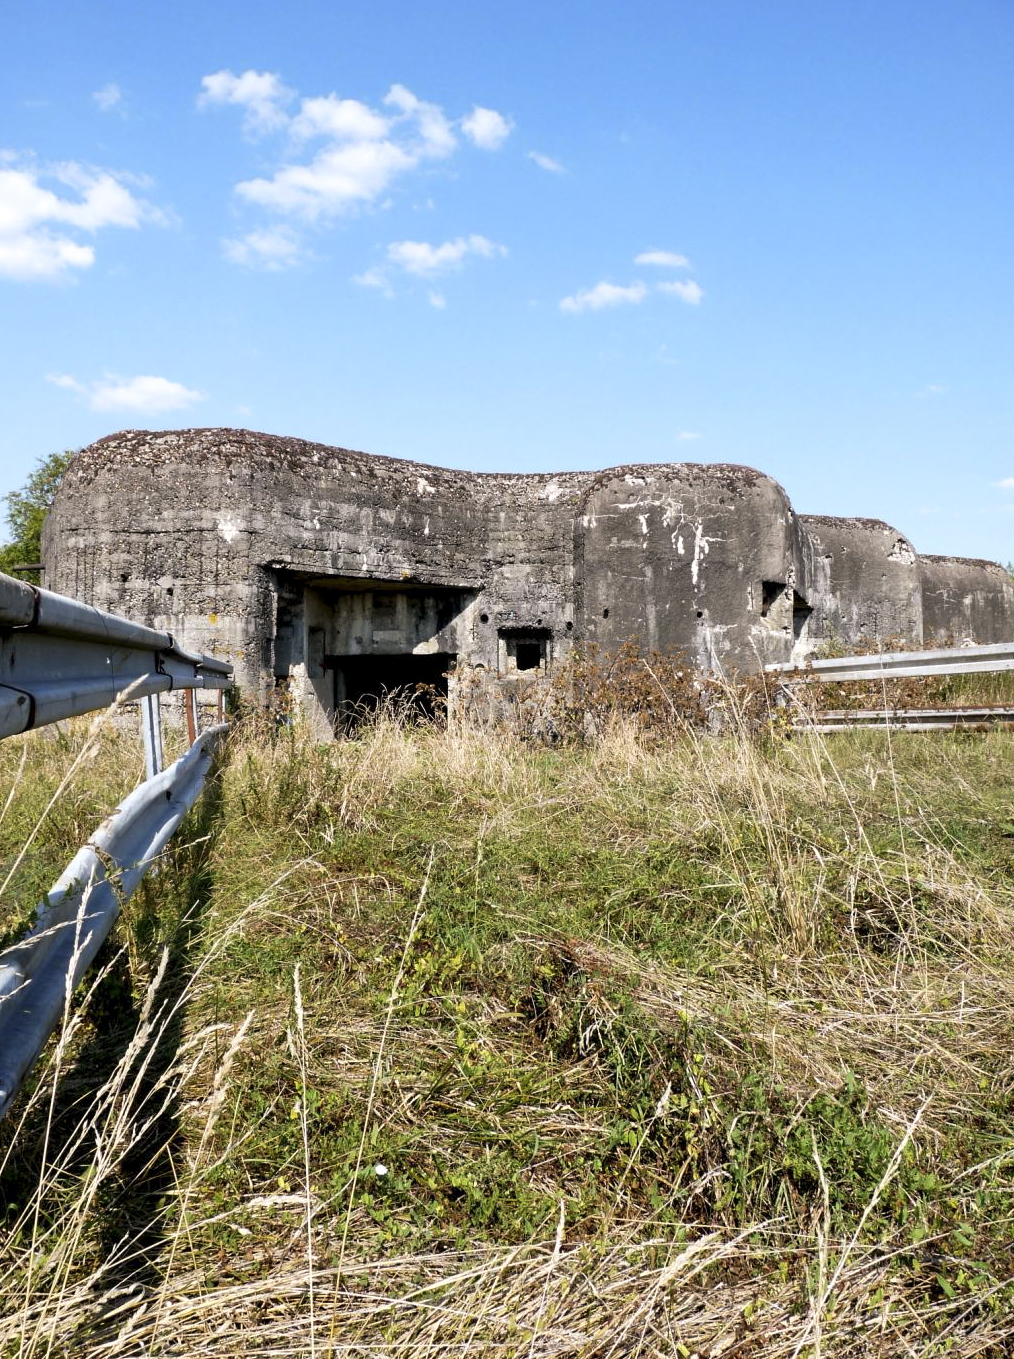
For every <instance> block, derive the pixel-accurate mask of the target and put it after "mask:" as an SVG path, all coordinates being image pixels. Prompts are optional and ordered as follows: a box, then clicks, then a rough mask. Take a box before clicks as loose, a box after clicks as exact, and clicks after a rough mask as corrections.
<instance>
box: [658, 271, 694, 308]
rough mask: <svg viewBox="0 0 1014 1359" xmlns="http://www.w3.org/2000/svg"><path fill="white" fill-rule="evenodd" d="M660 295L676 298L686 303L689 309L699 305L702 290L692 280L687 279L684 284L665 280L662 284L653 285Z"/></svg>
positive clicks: (675, 280)
mask: <svg viewBox="0 0 1014 1359" xmlns="http://www.w3.org/2000/svg"><path fill="white" fill-rule="evenodd" d="M655 286H656V287H657V288H658V290H659V292H660V293H668V294H669V295H670V296H671V297H678V298H679V299H680V301H681V302H686V303H688V304H689V305H690V306H691V307H697V306H699V305H700V301H701V298H702V297H703V296H704V289H703V288H702V287H701V286H700V284H699V283H695V282H694V281H693V279H688V280H687V281H686V282H685V283H684V282H682V281H681V280H679V279H675V278H674V279H666V281H665V282H664V283H657V284H656V285H655Z"/></svg>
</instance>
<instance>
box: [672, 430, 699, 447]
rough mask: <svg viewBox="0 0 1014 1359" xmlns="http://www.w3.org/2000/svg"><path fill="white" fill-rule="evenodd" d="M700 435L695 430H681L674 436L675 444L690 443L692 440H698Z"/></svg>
mask: <svg viewBox="0 0 1014 1359" xmlns="http://www.w3.org/2000/svg"><path fill="white" fill-rule="evenodd" d="M700 437H701V435H700V433H699V431H698V430H696V429H681V430H680V432H679V433H678V434H677V435H676V442H677V443H680V444H686V443H690V442H691V440H693V439H699V438H700Z"/></svg>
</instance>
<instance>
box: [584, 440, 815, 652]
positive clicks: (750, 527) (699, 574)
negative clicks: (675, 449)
mask: <svg viewBox="0 0 1014 1359" xmlns="http://www.w3.org/2000/svg"><path fill="white" fill-rule="evenodd" d="M580 509H581V513H580V517H579V519H578V520H577V523H576V525H575V534H576V539H577V543H578V547H577V561H578V573H579V575H578V582H577V591H576V596H577V607H578V608H579V610H580V632H581V635H582V636H583V637H586V638H588V639H589V640H593V641H595V642H598V643H600V644H601V645H602V646H603V647H605V648H606V649H611V648H614V647H616V646H619V645H621V644H622V643H623V642H625V641H627V640H628V639H629V638H632V637H633V638H637V639H638V640H639V641H641V642H642V643H643V645H645V646H646V647H648V648H652V649H655V650H659V651H670V650H682V651H685V652H686V653H687V655H688V656H690V657H691V658H692V659H693V660H695V661H696V662H697V664H699V665H700V666H701V667H702V668H706V669H709V670H729V669H738V670H756V669H757V668H758V667H759V666H760V665H763V664H766V663H767V662H769V661H788V660H789V659H790V658H791V657H792V656H793V654H794V653H797V652H799V651H800V650H801V649H802V648H803V647H804V646H805V643H806V638H807V635H808V618H809V610H808V604H807V601H806V598H805V594H804V591H805V588H806V586H805V582H804V579H803V576H804V570H803V552H802V541H801V536H800V531H799V525H798V522H797V519H796V516H795V515H794V514H793V511H792V507H791V505H790V504H789V500H788V497H787V496H786V494H785V492H784V491H783V490H782V488H781V487H780V486H779V485H778V483H777V482H776V481H773V480H772V479H771V478H770V477H766V476H764V475H762V474H761V473H760V472H755V471H753V469H752V468H748V467H732V466H728V465H725V464H705V465H701V464H694V463H683V464H679V465H676V466H637V467H625V468H618V469H614V470H610V471H607V472H602V473H600V474H599V476H597V477H596V478H595V479H594V481H593V482H592V483H591V485H590V486H589V488H588V490H587V491H586V492H585V495H584V498H583V500H582V503H581V507H580Z"/></svg>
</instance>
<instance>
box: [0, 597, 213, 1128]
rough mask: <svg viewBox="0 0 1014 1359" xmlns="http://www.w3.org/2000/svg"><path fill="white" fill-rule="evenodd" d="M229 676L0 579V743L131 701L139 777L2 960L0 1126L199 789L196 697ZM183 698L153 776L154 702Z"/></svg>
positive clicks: (205, 761)
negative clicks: (135, 707)
mask: <svg viewBox="0 0 1014 1359" xmlns="http://www.w3.org/2000/svg"><path fill="white" fill-rule="evenodd" d="M231 683H232V667H231V666H230V665H228V664H227V663H226V662H224V661H221V660H218V659H217V658H216V657H214V656H201V655H197V654H196V653H193V652H189V651H185V650H184V649H183V648H182V647H179V646H177V644H176V642H175V641H174V640H173V638H172V637H171V636H170V635H169V634H168V633H165V632H158V631H156V630H155V629H154V628H148V627H145V626H143V625H141V624H138V623H132V622H131V621H130V620H129V619H126V618H120V617H118V616H117V615H115V614H109V613H102V612H101V611H100V610H98V609H93V608H90V607H89V606H88V605H85V604H81V603H79V602H78V601H77V600H73V599H68V598H66V597H65V596H63V595H57V594H53V593H52V592H51V591H49V590H40V589H36V588H35V587H34V586H32V585H26V584H24V583H23V582H22V581H17V580H13V579H12V578H11V577H10V576H5V575H3V574H0V737H4V736H11V735H14V734H15V733H18V732H24V731H29V730H31V729H32V728H34V727H40V726H44V725H45V724H47V723H50V722H56V721H59V720H60V719H61V718H67V717H76V716H79V715H80V714H83V713H87V712H93V711H95V710H96V709H99V708H104V707H107V706H109V705H110V704H112V703H114V702H115V701H116V700H117V699H118V698H120V697H121V696H122V695H123V693H124V691H129V696H130V698H131V699H132V700H133V699H138V700H140V707H141V729H142V733H143V736H144V747H145V762H146V766H147V769H148V774H149V777H148V779H146V781H145V782H144V783H142V784H140V785H139V786H138V787H137V788H135V789H134V791H133V792H132V793H130V794H129V795H128V796H127V797H126V798H125V799H124V801H123V802H122V803H121V804H120V806H119V807H118V808H117V810H116V811H115V812H114V813H113V814H112V815H111V816H110V817H108V818H107V819H106V820H105V821H104V822H103V823H102V825H101V826H100V827H99V829H98V830H97V831H96V833H95V835H93V836H92V838H91V839H90V840H89V842H88V843H87V844H86V845H85V846H84V847H83V848H82V849H80V850H79V851H78V853H77V854H76V855H75V856H74V858H73V859H72V860H71V862H70V863H69V864H68V866H67V868H66V869H65V870H64V872H63V873H62V874H61V876H60V878H59V879H58V880H57V882H56V883H55V885H54V886H53V888H52V889H51V890H50V892H49V893H48V894H47V896H46V898H45V900H44V901H43V902H42V903H41V904H40V906H39V907H38V909H37V912H36V920H35V924H34V926H33V927H32V928H31V929H30V930H29V931H28V933H27V934H26V935H25V936H24V938H23V939H21V940H20V941H19V942H18V943H16V944H14V945H12V946H11V947H10V948H7V949H5V950H4V951H3V952H2V953H0V1118H2V1117H3V1115H4V1113H6V1111H7V1109H8V1108H9V1106H10V1103H11V1100H12V1099H13V1098H14V1096H15V1095H16V1093H17V1091H18V1089H19V1088H20V1085H21V1082H22V1080H23V1079H24V1077H25V1075H26V1073H27V1072H28V1071H29V1069H30V1068H31V1066H32V1063H33V1062H34V1061H35V1059H36V1058H37V1057H38V1055H39V1053H40V1052H41V1051H42V1049H43V1047H44V1046H45V1044H46V1040H47V1039H48V1037H49V1035H50V1034H51V1033H52V1032H53V1030H54V1029H55V1028H56V1027H57V1025H58V1024H59V1022H60V1020H61V1017H62V1016H64V1015H65V1014H66V1012H67V1010H68V1008H69V1005H70V998H71V995H72V994H73V991H74V988H75V987H76V986H77V984H78V982H79V981H80V980H81V977H82V976H83V974H84V972H85V971H86V970H87V968H88V967H89V965H90V964H91V963H92V962H93V960H94V958H95V955H96V954H97V953H98V951H99V949H100V947H101V946H102V943H103V942H104V940H105V939H106V937H107V935H108V934H109V931H110V929H111V928H112V925H113V922H114V921H115V919H116V916H117V914H118V913H119V909H120V906H121V904H122V903H123V902H124V901H126V900H127V899H128V898H129V897H130V895H131V893H132V892H133V891H134V889H135V887H136V886H137V884H138V883H139V882H140V881H141V879H142V878H143V877H144V875H145V873H146V872H147V871H148V869H149V868H150V867H151V865H152V863H153V861H154V860H155V858H156V857H157V856H158V855H159V854H160V853H161V851H162V850H163V848H164V847H165V845H166V844H167V842H168V841H169V839H170V837H171V836H172V834H173V832H174V831H175V830H176V828H177V826H178V825H179V823H180V821H181V820H182V819H183V817H184V816H185V814H186V812H187V811H188V809H189V808H190V807H192V806H193V804H194V803H195V802H196V800H197V798H198V797H199V796H200V793H201V790H202V788H203V786H204V777H205V774H206V773H207V771H208V768H209V766H210V764H211V761H212V759H213V756H214V752H215V749H216V748H217V746H218V743H219V741H220V739H221V737H222V736H223V734H224V733H225V731H226V730H227V726H226V724H224V723H222V724H220V725H217V726H214V727H212V728H210V729H209V730H208V731H206V732H204V733H203V734H199V733H198V731H197V727H198V710H197V706H196V702H195V701H194V700H195V699H196V691H197V690H198V689H214V690H217V691H218V692H219V701H221V691H222V690H223V689H226V688H228V687H229V686H230V685H231ZM174 689H183V690H188V691H190V692H189V693H188V704H187V723H188V728H189V731H190V735H191V739H192V744H191V746H190V749H189V750H188V751H187V753H186V754H185V755H184V756H182V758H181V759H179V760H177V761H176V763H175V764H174V765H171V766H170V767H169V768H168V769H162V732H161V724H160V721H159V709H158V695H159V694H160V693H166V692H168V691H170V690H174Z"/></svg>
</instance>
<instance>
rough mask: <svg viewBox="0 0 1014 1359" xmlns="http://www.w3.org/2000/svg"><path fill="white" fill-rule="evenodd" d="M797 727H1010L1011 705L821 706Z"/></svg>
mask: <svg viewBox="0 0 1014 1359" xmlns="http://www.w3.org/2000/svg"><path fill="white" fill-rule="evenodd" d="M796 725H797V726H800V727H805V728H806V729H807V731H843V730H845V729H846V728H847V729H851V730H854V731H855V730H859V731H862V730H874V729H876V728H884V727H890V728H891V729H892V730H894V731H959V730H961V729H962V728H964V729H965V730H971V731H979V730H983V729H985V728H986V727H1012V726H1014V707H1008V706H1006V705H1004V704H1000V703H995V704H986V705H984V706H982V707H978V708H890V709H886V708H851V709H850V708H840V709H835V708H825V709H823V710H822V711H820V712H815V713H814V714H813V716H812V719H810V718H801V719H800V720H799V721H798V722H797V724H796Z"/></svg>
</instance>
